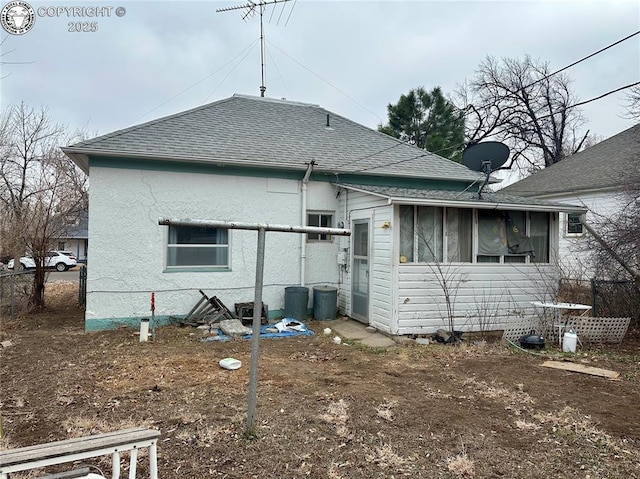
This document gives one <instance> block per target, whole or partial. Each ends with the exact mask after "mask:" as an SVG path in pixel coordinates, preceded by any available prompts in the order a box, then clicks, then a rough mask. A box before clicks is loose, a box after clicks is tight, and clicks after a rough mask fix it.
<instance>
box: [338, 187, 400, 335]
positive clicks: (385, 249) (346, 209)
mask: <svg viewBox="0 0 640 479" xmlns="http://www.w3.org/2000/svg"><path fill="white" fill-rule="evenodd" d="M338 210H339V214H338V217H339V220H338V221H342V222H343V223H344V226H345V228H350V227H351V221H353V220H358V219H368V220H369V279H370V283H369V323H370V324H371V325H372V326H375V327H376V328H378V329H380V330H381V331H387V332H390V328H391V317H392V310H393V295H392V294H391V292H392V289H391V288H392V284H393V277H392V272H391V264H392V262H391V258H392V250H393V247H392V244H393V243H392V242H393V235H392V228H381V227H380V225H382V224H383V223H384V222H386V221H389V223H390V224H391V221H392V219H393V208H392V207H391V206H390V205H389V204H388V201H387V199H386V198H381V197H377V196H373V195H368V194H364V193H360V192H357V191H350V190H346V189H341V190H340V196H339V206H338ZM351 241H352V239H351V238H350V237H342V238H341V239H340V251H341V252H343V253H345V256H346V261H347V264H345V265H343V266H342V267H341V270H340V289H339V294H338V298H339V303H338V307H339V309H340V311H341V312H342V313H343V314H346V315H350V314H351V264H350V258H351V251H352V243H351Z"/></svg>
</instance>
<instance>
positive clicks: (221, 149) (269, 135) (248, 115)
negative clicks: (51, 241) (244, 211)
mask: <svg viewBox="0 0 640 479" xmlns="http://www.w3.org/2000/svg"><path fill="white" fill-rule="evenodd" d="M63 151H64V152H65V153H66V154H67V155H68V156H69V157H70V158H71V159H73V160H74V162H76V163H77V164H78V165H79V166H80V167H81V168H82V169H83V170H84V171H85V172H88V169H89V168H88V165H89V162H88V157H89V156H92V157H94V156H108V157H120V158H136V159H143V160H160V161H181V162H192V163H193V162H195V163H211V164H216V165H239V166H248V167H263V168H284V169H293V170H305V169H306V165H307V163H309V162H311V161H314V162H315V163H316V166H315V168H314V171H316V172H328V173H359V174H366V175H385V176H389V175H391V176H398V177H414V178H415V177H418V178H425V179H446V180H458V181H474V180H476V179H477V178H478V173H476V172H473V171H471V170H469V169H468V168H467V167H465V166H464V165H461V164H459V163H456V162H454V161H451V160H448V159H446V158H443V157H440V156H438V155H436V154H433V153H429V152H426V151H424V150H421V149H419V148H416V147H414V146H411V145H407V144H405V143H403V142H401V141H399V140H396V139H395V138H392V137H390V136H388V135H385V134H383V133H380V132H378V131H375V130H372V129H370V128H367V127H365V126H363V125H360V124H358V123H356V122H353V121H351V120H349V119H347V118H344V117H342V116H340V115H337V114H335V113H332V112H330V111H328V110H325V109H324V108H321V107H320V106H318V105H313V104H309V103H300V102H293V101H286V100H275V99H271V98H261V97H253V96H246V95H237V94H236V95H234V96H232V97H230V98H227V99H224V100H220V101H217V102H214V103H210V104H207V105H204V106H200V107H198V108H194V109H192V110H188V111H184V112H182V113H178V114H175V115H171V116H167V117H164V118H160V119H157V120H153V121H150V122H148V123H143V124H141V125H137V126H133V127H130V128H126V129H124V130H119V131H116V132H113V133H109V134H107V135H104V136H100V137H97V138H93V139H91V140H87V141H84V142H82V143H78V144H75V145H72V146H69V147H66V148H63Z"/></svg>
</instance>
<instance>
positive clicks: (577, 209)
mask: <svg viewBox="0 0 640 479" xmlns="http://www.w3.org/2000/svg"><path fill="white" fill-rule="evenodd" d="M339 186H340V187H341V188H346V189H349V190H353V191H358V192H360V193H364V194H367V195H372V196H377V197H378V198H386V199H387V202H388V204H390V205H392V204H396V205H419V206H440V207H451V208H476V209H487V210H494V209H502V210H505V209H506V210H512V211H539V212H550V213H555V212H562V213H578V214H582V213H586V212H587V211H588V209H587V208H586V207H584V206H576V205H559V204H558V205H532V204H518V203H509V202H499V201H482V200H478V201H468V200H437V199H429V198H407V197H396V196H390V195H385V194H383V193H378V192H372V191H367V190H365V189H361V188H358V187H354V186H350V185H339Z"/></svg>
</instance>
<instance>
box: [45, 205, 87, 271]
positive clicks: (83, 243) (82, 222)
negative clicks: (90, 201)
mask: <svg viewBox="0 0 640 479" xmlns="http://www.w3.org/2000/svg"><path fill="white" fill-rule="evenodd" d="M52 246H53V247H54V248H55V249H56V250H58V251H71V252H72V253H73V254H74V255H75V257H76V259H77V260H78V262H79V263H86V262H87V251H88V247H89V218H88V217H87V212H86V211H85V212H83V214H81V215H80V217H79V218H74V220H73V223H71V224H69V225H68V226H67V227H66V228H65V229H64V234H63V235H61V236H60V237H59V238H57V239H56V240H55V241H54V244H53V245H52Z"/></svg>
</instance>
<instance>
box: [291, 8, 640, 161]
mask: <svg viewBox="0 0 640 479" xmlns="http://www.w3.org/2000/svg"><path fill="white" fill-rule="evenodd" d="M296 1H297V0H296ZM638 34H640V30H638V31H637V32H634V33H632V34H630V35H627V36H626V37H624V38H621V39H620V40H618V41H616V42H613V43H611V44H609V45H607V46H606V47H603V48H601V49H599V50H598V51H595V52H593V53H590V54H589V55H587V56H584V57H582V58H580V59H579V60H576V61H574V62H572V63H570V64H569V65H566V66H564V67H562V68H560V69H559V70H556V71H554V72H552V73H549V74H548V75H545V76H543V77H542V78H539V79H537V80H535V81H534V82H532V83H530V84H528V85H525V86H523V87H521V88H519V89H518V90H516V91H515V92H514V93H517V92H520V91H523V90H525V89H527V88H530V87H532V86H533V85H535V84H537V83H540V82H541V81H544V80H546V79H549V78H551V77H552V76H554V75H557V74H558V73H561V72H563V71H565V70H567V69H569V68H571V67H573V66H575V65H578V64H579V63H582V62H584V61H585V60H588V59H589V58H591V57H594V56H596V55H598V54H600V53H602V52H604V51H606V50H609V49H610V48H613V47H614V46H616V45H619V44H620V43H622V42H625V41H627V40H629V39H630V38H633V37H634V36H636V35H638ZM312 73H313V72H312ZM332 86H333V85H332ZM630 86H633V85H630ZM630 86H625V87H621V88H620V89H625V88H629V87H630ZM616 91H619V90H615V91H612V92H609V93H605V94H604V96H607V95H610V94H612V93H615V92H616ZM599 98H602V97H598V98H593V99H591V100H588V101H586V102H583V103H577V104H575V105H572V106H570V107H567V108H566V109H565V110H563V111H566V110H568V109H569V108H574V107H577V106H581V105H583V104H586V103H589V102H591V101H595V100H598V99H599ZM492 104H493V103H487V104H485V105H482V106H480V107H479V108H480V109H483V108H486V107H488V106H491V105H492ZM367 111H369V110H367ZM459 111H460V112H461V113H462V117H463V118H464V117H466V116H467V115H469V110H468V109H465V110H459ZM374 115H375V114H374ZM375 116H377V115H375ZM549 116H550V115H547V116H544V117H541V118H540V119H542V118H548V117H549ZM378 118H379V117H378ZM504 131H505V130H501V131H499V133H494V135H496V134H500V133H503V132H504ZM408 141H410V139H407V140H404V143H398V144H396V145H393V146H392V147H389V148H385V149H382V150H380V151H377V152H375V153H372V154H369V155H366V156H363V157H362V158H358V159H356V160H354V161H352V162H351V163H350V165H354V164H355V163H358V162H360V161H362V160H366V159H368V158H371V157H373V156H376V155H378V154H380V153H384V152H385V151H388V150H390V149H392V148H395V147H397V146H400V145H403V144H407V142H408ZM465 146H466V143H465V144H462V145H454V146H449V147H446V148H442V149H440V150H437V151H435V152H432V153H434V154H437V153H441V152H445V151H448V150H453V149H455V148H464V147H465ZM421 156H422V155H421ZM425 156H426V155H425ZM419 157H420V156H418V157H416V158H419ZM416 158H413V159H416ZM405 161H409V160H401V163H402V162H405ZM385 166H390V165H385ZM374 168H378V167H372V168H365V169H363V170H356V171H367V170H369V169H374Z"/></svg>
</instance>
